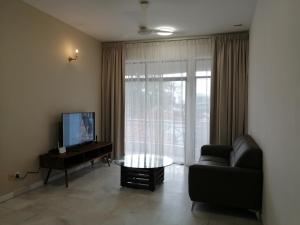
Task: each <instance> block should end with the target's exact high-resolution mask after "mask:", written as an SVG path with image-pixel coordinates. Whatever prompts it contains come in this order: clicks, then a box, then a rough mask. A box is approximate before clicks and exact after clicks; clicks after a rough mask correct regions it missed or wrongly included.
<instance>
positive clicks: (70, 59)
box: [68, 49, 79, 62]
mask: <svg viewBox="0 0 300 225" xmlns="http://www.w3.org/2000/svg"><path fill="white" fill-rule="evenodd" d="M78 53H79V51H78V49H75V54H74V56H73V57H71V56H70V57H69V58H68V60H69V62H71V61H73V60H76V59H77V58H78Z"/></svg>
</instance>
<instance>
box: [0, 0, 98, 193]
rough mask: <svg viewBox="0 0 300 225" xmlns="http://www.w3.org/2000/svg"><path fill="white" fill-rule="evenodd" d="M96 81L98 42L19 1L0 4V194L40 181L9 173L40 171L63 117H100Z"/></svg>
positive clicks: (55, 138) (5, 1)
mask: <svg viewBox="0 0 300 225" xmlns="http://www.w3.org/2000/svg"><path fill="white" fill-rule="evenodd" d="M75 48H78V49H79V51H80V54H79V58H78V60H77V61H76V62H72V63H69V62H68V61H67V57H68V56H70V55H71V54H72V51H73V50H74V49H75ZM99 76H100V43H99V42H98V41H97V40H95V39H93V38H92V37H90V36H88V35H86V34H83V33H82V32H80V31H78V30H76V29H74V28H72V27H70V26H68V25H66V24H64V23H62V22H60V21H58V20H56V19H54V18H53V17H50V16H48V15H46V14H44V13H42V12H40V11H38V10H36V9H34V8H32V7H31V6H28V5H26V4H25V3H23V2H21V1H16V0H1V1H0V195H2V194H4V193H8V192H11V191H17V190H20V189H22V187H24V186H26V185H28V184H31V183H33V182H35V181H37V180H39V179H40V175H33V176H30V177H28V178H27V179H25V180H24V181H8V174H11V173H12V174H13V173H15V172H16V171H21V172H24V171H26V170H36V169H37V168H38V156H39V154H41V153H45V152H47V151H48V150H49V148H51V147H54V146H56V143H57V140H58V129H57V128H58V127H57V126H58V125H57V123H58V121H59V118H60V113H61V112H67V111H95V112H96V118H98V114H99V108H100V104H99V101H100V98H99V94H100V89H99V79H100V78H99ZM97 130H98V126H97Z"/></svg>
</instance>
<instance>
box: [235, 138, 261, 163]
mask: <svg viewBox="0 0 300 225" xmlns="http://www.w3.org/2000/svg"><path fill="white" fill-rule="evenodd" d="M230 165H231V166H234V167H241V168H249V169H262V151H261V149H260V148H259V147H258V145H257V144H256V143H255V141H254V140H253V138H252V137H251V136H250V135H244V136H240V137H237V138H236V139H235V140H234V143H233V151H232V152H231V155H230Z"/></svg>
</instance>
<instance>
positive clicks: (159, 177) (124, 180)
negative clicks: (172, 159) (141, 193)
mask: <svg viewBox="0 0 300 225" xmlns="http://www.w3.org/2000/svg"><path fill="white" fill-rule="evenodd" d="M163 181H164V167H159V168H149V169H145V168H131V167H125V166H121V186H122V187H130V188H140V189H147V190H150V191H154V190H155V186H156V185H157V184H161V183H162V182H163Z"/></svg>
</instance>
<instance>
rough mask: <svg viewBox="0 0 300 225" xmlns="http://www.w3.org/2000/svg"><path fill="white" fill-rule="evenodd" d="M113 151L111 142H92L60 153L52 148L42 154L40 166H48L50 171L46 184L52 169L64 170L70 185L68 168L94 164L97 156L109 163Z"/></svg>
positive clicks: (66, 181) (66, 180)
mask: <svg viewBox="0 0 300 225" xmlns="http://www.w3.org/2000/svg"><path fill="white" fill-rule="evenodd" d="M111 152H112V143H109V142H91V143H87V144H83V145H79V146H75V147H72V148H70V149H67V152H66V153H63V154H60V153H58V150H55V149H54V150H51V151H50V152H49V153H46V154H43V155H40V167H41V168H47V169H48V173H47V177H46V179H45V181H44V184H47V183H48V180H49V177H50V174H51V171H52V170H53V169H55V170H64V171H65V183H66V187H68V169H70V168H72V167H75V166H78V165H80V164H82V163H85V162H91V165H92V166H93V165H94V160H95V159H96V158H102V157H103V158H104V159H105V160H106V162H107V164H108V166H110V164H109V159H108V158H109V156H110V153H111Z"/></svg>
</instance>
